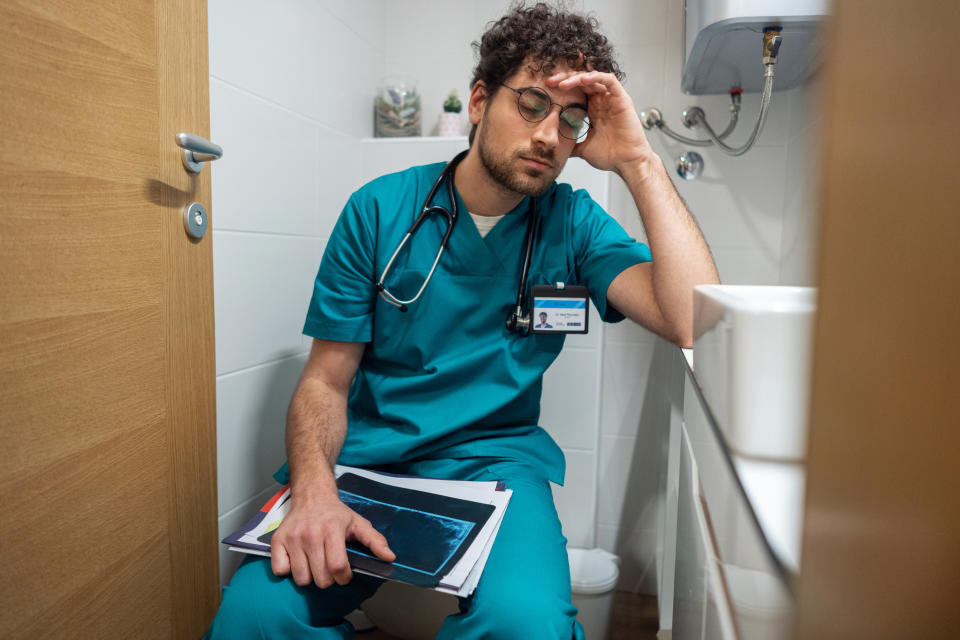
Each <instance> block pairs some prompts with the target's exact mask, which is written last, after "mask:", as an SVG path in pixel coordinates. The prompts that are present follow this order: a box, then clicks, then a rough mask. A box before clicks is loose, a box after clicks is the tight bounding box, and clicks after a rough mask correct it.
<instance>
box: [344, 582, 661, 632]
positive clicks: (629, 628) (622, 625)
mask: <svg viewBox="0 0 960 640" xmlns="http://www.w3.org/2000/svg"><path fill="white" fill-rule="evenodd" d="M658 626H659V625H658V617H657V598H656V597H655V596H643V595H634V594H632V593H627V592H625V591H618V592H617V593H616V594H615V595H614V599H613V624H612V628H611V631H610V640H657V627H658ZM356 638H357V640H399V638H397V637H396V636H391V635H390V634H388V633H385V632H383V631H380V630H379V629H374V630H371V631H363V632H361V633H357V634H356ZM589 640H593V639H589Z"/></svg>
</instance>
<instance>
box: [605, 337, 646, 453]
mask: <svg viewBox="0 0 960 640" xmlns="http://www.w3.org/2000/svg"><path fill="white" fill-rule="evenodd" d="M653 349H654V343H653V342H648V343H644V344H613V343H610V342H608V343H607V345H606V346H605V347H604V358H603V365H604V366H603V376H602V380H603V383H602V387H601V389H602V391H601V394H602V395H601V398H602V400H601V402H602V404H601V406H602V407H603V411H602V419H601V424H600V432H601V433H602V434H603V435H609V436H626V437H631V438H632V437H636V435H637V431H638V429H639V426H640V419H641V415H642V412H643V400H644V396H645V395H646V388H647V381H648V377H649V376H650V375H651V369H650V367H651V364H652V362H653Z"/></svg>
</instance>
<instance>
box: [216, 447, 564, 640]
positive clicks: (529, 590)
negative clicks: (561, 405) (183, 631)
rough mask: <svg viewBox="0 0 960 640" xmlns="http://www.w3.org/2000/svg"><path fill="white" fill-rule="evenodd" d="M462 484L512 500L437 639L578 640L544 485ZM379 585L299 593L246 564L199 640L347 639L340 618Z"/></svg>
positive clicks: (533, 481) (528, 477)
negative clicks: (473, 581) (495, 488)
mask: <svg viewBox="0 0 960 640" xmlns="http://www.w3.org/2000/svg"><path fill="white" fill-rule="evenodd" d="M444 477H457V476H456V475H447V474H444ZM460 477H461V478H462V479H465V480H503V481H504V482H506V485H507V487H508V488H510V489H512V490H513V496H512V497H511V499H510V504H509V506H508V508H507V512H506V514H505V515H504V519H503V523H502V524H501V525H500V532H499V533H498V535H497V539H496V541H495V542H494V545H493V549H492V550H491V551H490V557H489V558H488V560H487V565H486V567H485V568H484V571H483V575H482V576H481V578H480V583H479V584H478V585H477V588H476V590H475V591H474V593H473V595H472V596H470V597H469V598H461V599H460V613H459V614H456V615H452V616H449V617H447V619H446V620H445V621H444V624H443V627H442V628H441V630H440V633H439V634H438V636H437V637H438V638H444V639H451V640H452V639H456V640H467V639H470V638H503V639H510V640H514V639H516V638H524V639H525V640H536V639H539V638H543V639H544V640H547V639H549V640H558V639H562V640H569V639H570V638H576V639H577V640H582V639H583V628H582V627H581V626H580V624H579V623H578V622H577V621H576V619H575V616H576V613H577V609H576V607H574V606H573V605H572V604H571V603H570V570H569V565H568V563H567V550H566V538H564V537H563V534H562V532H561V530H560V520H559V518H558V517H557V511H556V508H555V507H554V505H553V496H552V494H551V492H550V485H549V483H548V482H547V480H545V479H542V478H540V477H538V476H537V474H535V472H533V471H531V470H530V469H528V468H526V467H523V466H520V465H517V464H514V463H510V462H500V463H495V464H492V465H490V466H486V467H483V468H481V469H478V470H476V471H474V472H472V473H469V474H466V476H460ZM382 582H383V581H382V580H380V579H379V578H373V577H370V576H366V575H363V574H359V573H354V574H353V579H352V580H351V581H350V582H349V583H348V584H346V585H343V586H341V585H336V584H335V585H333V586H331V587H329V588H327V589H320V588H318V587H317V586H316V585H313V584H311V585H309V586H307V587H300V586H297V584H296V583H295V582H294V581H293V579H292V578H290V577H289V576H283V577H277V576H274V575H273V572H272V571H271V569H270V559H269V558H261V557H256V556H250V557H249V558H247V559H246V561H245V562H244V563H243V564H242V565H241V566H240V568H239V569H238V570H237V573H236V574H235V575H234V576H233V579H232V580H231V581H230V584H229V586H226V587H224V588H223V599H222V602H221V604H220V610H219V611H218V612H217V615H216V617H215V618H214V620H213V623H212V624H211V626H210V629H209V631H208V632H207V636H206V637H208V638H211V639H214V640H217V639H221V638H224V639H230V640H242V639H245V638H270V639H282V638H304V639H311V640H312V639H316V640H320V639H324V640H326V639H330V640H333V639H339V638H352V637H353V627H352V626H351V625H350V623H349V622H346V621H345V620H344V619H343V618H344V616H345V615H347V614H348V613H350V612H351V611H353V610H354V609H356V608H358V607H359V606H360V603H362V602H363V601H364V600H366V599H367V598H369V597H370V596H372V595H373V594H374V592H375V591H376V590H377V588H378V587H379V586H380V585H381V584H382Z"/></svg>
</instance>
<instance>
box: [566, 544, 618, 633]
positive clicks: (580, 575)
mask: <svg viewBox="0 0 960 640" xmlns="http://www.w3.org/2000/svg"><path fill="white" fill-rule="evenodd" d="M567 556H568V557H569V559H570V587H571V589H572V590H573V604H574V606H576V607H577V620H579V621H580V624H581V625H583V632H584V635H585V636H586V638H587V640H606V638H607V636H608V634H609V633H610V618H611V617H612V615H613V594H614V591H615V590H616V588H617V580H618V579H619V577H620V558H618V557H617V556H615V555H614V554H612V553H610V552H609V551H604V550H603V549H567Z"/></svg>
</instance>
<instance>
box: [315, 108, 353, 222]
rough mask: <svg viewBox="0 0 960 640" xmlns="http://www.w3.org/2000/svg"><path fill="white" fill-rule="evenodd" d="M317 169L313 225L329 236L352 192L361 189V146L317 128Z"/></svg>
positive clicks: (323, 128)
mask: <svg viewBox="0 0 960 640" xmlns="http://www.w3.org/2000/svg"><path fill="white" fill-rule="evenodd" d="M317 138H318V143H317V147H318V148H319V154H318V156H317V168H316V172H315V174H314V175H313V184H314V186H315V188H316V190H317V202H318V208H317V212H316V222H317V226H318V228H319V229H320V235H321V236H324V237H330V232H331V231H333V226H334V225H335V224H336V222H337V218H338V217H339V216H340V212H341V211H342V210H343V206H344V205H345V204H346V203H347V199H348V198H349V197H350V194H352V193H353V192H354V191H356V190H357V189H359V188H360V187H362V186H363V184H364V180H362V179H361V174H360V151H361V150H360V144H358V142H357V139H356V138H350V137H346V136H341V135H338V134H337V133H335V132H333V131H330V130H329V129H327V128H325V127H318V128H317Z"/></svg>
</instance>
